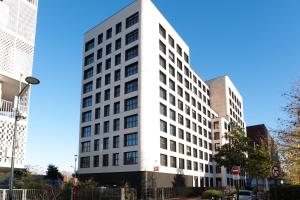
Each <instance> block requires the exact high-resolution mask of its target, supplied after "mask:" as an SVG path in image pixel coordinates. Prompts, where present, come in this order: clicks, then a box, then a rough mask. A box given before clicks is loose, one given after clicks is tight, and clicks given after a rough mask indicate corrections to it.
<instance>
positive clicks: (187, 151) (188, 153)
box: [186, 146, 192, 156]
mask: <svg viewBox="0 0 300 200" xmlns="http://www.w3.org/2000/svg"><path fill="white" fill-rule="evenodd" d="M186 155H188V156H191V155H192V149H191V147H190V146H186Z"/></svg>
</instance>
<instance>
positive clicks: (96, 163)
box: [93, 156, 99, 167]
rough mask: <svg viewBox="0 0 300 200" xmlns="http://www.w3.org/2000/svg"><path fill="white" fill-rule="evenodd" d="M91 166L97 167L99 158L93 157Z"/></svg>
mask: <svg viewBox="0 0 300 200" xmlns="http://www.w3.org/2000/svg"><path fill="white" fill-rule="evenodd" d="M93 166H94V167H99V156H94V158H93Z"/></svg>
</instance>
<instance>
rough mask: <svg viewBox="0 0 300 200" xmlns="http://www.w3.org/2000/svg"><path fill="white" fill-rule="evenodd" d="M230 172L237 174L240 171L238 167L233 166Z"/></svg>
mask: <svg viewBox="0 0 300 200" xmlns="http://www.w3.org/2000/svg"><path fill="white" fill-rule="evenodd" d="M231 173H232V174H233V175H238V174H239V173H240V167H237V166H234V167H232V168H231Z"/></svg>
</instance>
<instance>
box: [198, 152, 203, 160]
mask: <svg viewBox="0 0 300 200" xmlns="http://www.w3.org/2000/svg"><path fill="white" fill-rule="evenodd" d="M199 158H200V159H202V160H203V151H199Z"/></svg>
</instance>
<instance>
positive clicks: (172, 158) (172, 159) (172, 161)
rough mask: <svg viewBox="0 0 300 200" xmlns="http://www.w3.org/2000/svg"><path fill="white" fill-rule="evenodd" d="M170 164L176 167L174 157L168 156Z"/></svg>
mask: <svg viewBox="0 0 300 200" xmlns="http://www.w3.org/2000/svg"><path fill="white" fill-rule="evenodd" d="M170 166H171V167H174V168H177V162H176V157H173V156H170Z"/></svg>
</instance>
